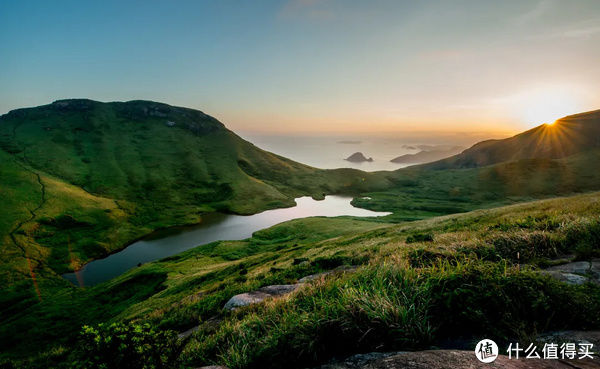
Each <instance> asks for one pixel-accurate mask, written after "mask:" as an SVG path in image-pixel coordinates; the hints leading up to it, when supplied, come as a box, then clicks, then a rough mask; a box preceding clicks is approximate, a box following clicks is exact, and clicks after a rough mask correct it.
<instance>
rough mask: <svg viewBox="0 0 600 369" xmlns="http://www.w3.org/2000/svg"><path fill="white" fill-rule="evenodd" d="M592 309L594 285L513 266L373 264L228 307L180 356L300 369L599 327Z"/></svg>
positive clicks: (599, 296)
mask: <svg viewBox="0 0 600 369" xmlns="http://www.w3.org/2000/svg"><path fill="white" fill-rule="evenodd" d="M598 309H600V287H599V286H596V285H585V286H577V287H575V286H565V285H563V284H562V283H560V282H557V281H555V280H552V279H551V278H549V277H543V276H540V275H539V274H536V273H534V272H531V271H523V270H519V269H518V268H517V267H510V268H508V267H505V266H503V265H502V264H496V263H485V262H480V261H473V260H470V261H464V263H452V264H451V263H448V262H442V263H439V264H437V265H435V266H432V267H429V268H424V269H413V268H410V267H407V266H406V265H403V263H402V262H382V263H377V264H373V265H370V266H367V267H365V268H363V269H361V270H360V271H359V272H358V273H356V274H355V275H352V276H348V277H345V278H339V279H335V280H328V281H319V282H317V283H314V284H313V285H312V286H310V287H308V288H305V289H304V290H302V291H301V292H299V293H297V294H296V295H295V296H293V297H292V298H290V299H289V300H288V301H276V302H271V303H269V304H266V305H264V306H260V307H257V308H254V309H248V310H247V311H245V312H243V313H239V314H236V315H234V316H233V317H231V318H228V319H227V320H226V321H225V322H224V323H222V324H221V326H220V327H219V328H218V329H217V330H216V332H215V331H211V330H210V329H206V330H205V331H201V332H199V333H197V334H196V336H195V337H194V340H193V342H192V343H190V344H189V345H188V347H187V349H186V351H185V353H184V357H183V361H184V362H187V363H188V364H190V365H191V364H196V363H210V362H213V363H220V364H224V365H227V366H228V367H230V368H265V367H267V368H280V367H283V366H286V367H294V368H302V367H306V366H310V365H316V364H318V363H320V362H323V361H324V360H327V359H330V358H332V357H336V356H338V357H340V356H341V357H344V356H347V355H351V354H353V353H357V352H370V351H392V350H411V349H420V348H430V347H431V346H432V345H434V344H435V343H437V342H440V341H441V340H443V339H448V338H452V339H456V338H458V336H463V337H472V336H473V335H482V336H485V337H492V338H493V339H495V340H498V341H499V342H504V341H505V340H506V339H508V338H509V337H510V338H517V339H518V338H524V337H526V336H527V335H531V334H534V333H535V332H540V331H545V330H548V329H565V328H569V329H586V328H593V327H599V326H600V318H599V317H598V315H597V311H598Z"/></svg>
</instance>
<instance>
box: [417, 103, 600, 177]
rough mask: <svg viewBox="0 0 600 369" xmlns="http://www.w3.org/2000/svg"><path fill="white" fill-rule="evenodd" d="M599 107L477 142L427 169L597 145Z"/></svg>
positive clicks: (560, 154)
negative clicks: (516, 133) (506, 135)
mask: <svg viewBox="0 0 600 369" xmlns="http://www.w3.org/2000/svg"><path fill="white" fill-rule="evenodd" d="M599 137H600V110H596V111H590V112H586V113H581V114H576V115H570V116H566V117H564V118H561V119H559V120H557V121H556V122H554V123H553V124H542V125H540V126H538V127H535V128H533V129H530V130H528V131H525V132H522V133H520V134H518V135H515V136H513V137H509V138H506V139H502V140H487V141H482V142H479V143H477V144H475V145H473V147H471V148H469V149H467V150H465V151H463V152H462V153H460V154H458V155H455V156H452V157H450V158H447V159H442V160H439V161H436V162H433V163H428V164H424V165H422V166H421V167H424V168H430V169H450V168H472V167H481V166H486V165H492V164H497V163H502V162H511V161H518V160H523V159H533V158H537V159H560V158H565V157H568V156H571V155H574V154H577V153H579V152H582V151H586V150H590V149H597V148H599V147H600V139H599Z"/></svg>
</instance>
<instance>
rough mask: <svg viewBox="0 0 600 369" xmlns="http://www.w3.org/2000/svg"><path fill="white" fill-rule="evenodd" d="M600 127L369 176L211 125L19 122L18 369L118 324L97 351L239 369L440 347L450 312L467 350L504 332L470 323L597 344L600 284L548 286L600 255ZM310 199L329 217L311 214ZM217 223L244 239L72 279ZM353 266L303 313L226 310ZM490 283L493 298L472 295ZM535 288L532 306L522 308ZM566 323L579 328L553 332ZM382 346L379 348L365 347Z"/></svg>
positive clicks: (187, 119) (573, 122)
mask: <svg viewBox="0 0 600 369" xmlns="http://www.w3.org/2000/svg"><path fill="white" fill-rule="evenodd" d="M598 127H600V112H598V111H595V112H590V113H585V114H579V115H575V116H569V117H565V118H563V119H561V120H559V121H557V122H556V123H554V124H553V125H552V126H548V125H543V126H540V127H538V128H535V129H533V130H531V131H527V132H525V133H523V134H520V135H517V136H515V137H512V138H508V139H505V140H496V141H485V142H483V143H480V144H477V145H475V146H473V147H472V148H470V149H467V150H465V151H464V152H462V153H460V154H458V155H456V156H454V157H451V158H448V159H442V160H440V161H437V162H433V163H428V164H423V165H417V166H412V167H408V168H403V169H400V170H396V171H389V172H388V171H380V172H362V171H359V170H356V169H318V168H314V167H310V166H307V165H303V164H300V163H297V162H294V161H292V160H289V159H286V158H284V157H281V156H278V155H276V154H273V153H270V152H267V151H264V150H261V149H260V148H258V147H256V146H254V145H253V144H251V143H250V142H247V141H245V140H243V139H241V138H240V137H239V136H237V135H236V134H235V133H233V132H232V131H229V130H228V129H227V128H225V126H224V125H223V124H222V123H220V122H219V121H218V120H216V119H215V118H212V117H210V116H208V115H206V114H204V113H202V112H200V111H197V110H192V109H187V108H181V107H173V106H169V105H166V104H161V103H155V102H149V101H130V102H113V103H101V102H96V101H92V100H83V99H74V100H60V101H57V102H54V103H52V104H49V105H44V106H41V107H37V108H27V109H18V110H15V111H12V112H10V113H8V114H6V115H3V116H1V117H0V149H1V150H0V159H1V160H0V163H1V164H0V196H1V198H2V206H3V212H2V213H1V214H0V239H1V240H2V248H3V252H2V254H1V256H0V257H1V259H0V281H1V283H2V286H3V287H2V292H3V293H2V296H1V297H0V309H1V312H2V318H1V321H0V337H1V338H2V341H3V342H5V344H4V351H3V354H2V356H1V359H2V360H7V362H13V363H17V364H15V365H17V366H31V367H38V366H40V365H42V363H48V362H50V363H52V366H56V367H61V366H64V365H68V363H72V362H76V361H77V360H84V359H83V358H84V357H88V359H89V357H93V356H94V355H91V354H90V353H89V352H88V354H86V355H84V356H81V355H82V354H81V350H84V349H85V350H90V349H91V348H90V347H92V346H93V345H92V346H85V345H84V346H82V345H83V344H82V342H80V339H82V336H81V334H80V332H81V330H82V327H83V326H90V327H96V326H97V325H98V324H105V326H104V327H105V328H98V329H99V330H98V331H95V329H96V328H89V329H90V332H91V333H90V334H98V335H103V334H106V335H107V336H106V337H112V336H113V335H114V334H115V332H113V331H111V329H125V330H127V329H130V328H118V327H121V326H120V324H125V326H124V327H132V328H131V329H132V331H131V332H137V330H138V329H142V331H143V330H144V329H145V328H139V327H141V326H145V325H147V326H148V327H150V328H148V329H151V330H152V332H162V333H156V334H166V335H167V336H169V335H170V334H171V333H173V332H175V333H177V332H183V331H185V330H187V329H189V328H191V327H199V329H198V331H197V332H196V333H194V334H193V335H192V336H190V337H188V338H186V339H185V340H179V341H178V340H176V339H174V340H173V341H171V340H170V339H167V338H165V337H166V336H165V337H163V338H162V339H161V340H163V341H164V342H170V343H169V344H172V345H173V347H177V355H175V357H173V358H170V359H168V362H169V365H181V366H182V367H191V366H199V365H207V364H211V363H214V364H223V365H227V366H229V367H230V368H247V367H248V368H249V367H259V366H260V367H263V366H264V367H279V365H281V364H282V363H283V361H285V360H286V358H289V357H295V358H297V359H298V361H297V363H296V364H294V365H296V366H295V367H302V366H303V365H304V366H309V365H316V364H319V363H323V362H325V361H327V360H330V359H332V358H333V357H339V356H344V355H350V354H352V353H356V352H366V351H367V350H374V349H375V348H385V349H387V350H390V351H393V350H401V349H402V350H404V349H424V348H429V347H435V346H438V345H439V344H440V342H442V341H444V340H448V339H452V338H453V336H452V332H453V331H454V330H455V329H456V326H449V325H447V323H445V322H444V319H442V316H444V314H449V315H450V316H452V317H453V319H452V322H453V323H452V324H460V325H461V332H462V334H463V335H464V336H465V337H466V338H465V339H467V338H468V337H470V336H474V335H476V334H478V333H479V332H481V331H482V329H483V327H484V326H485V327H487V328H490V324H487V323H486V320H481V321H473V320H469V319H467V318H465V316H464V314H463V313H462V310H461V309H463V308H465V306H468V307H469V309H472V311H471V313H470V314H472V315H473V316H483V315H485V316H488V315H489V316H491V317H490V318H486V319H490V320H489V321H495V322H498V321H502V320H505V318H506V319H508V318H507V317H508V316H510V317H511V319H513V322H512V323H511V324H506V325H504V324H492V325H491V326H492V327H493V332H492V334H493V335H494V337H495V338H496V339H497V340H499V341H501V340H508V339H509V338H511V339H512V338H517V339H519V338H523V337H525V336H527V335H528V334H531V333H532V332H538V331H545V330H551V329H597V328H598V327H599V324H600V323H599V322H598V321H597V319H596V320H595V318H594V316H595V315H594V311H597V309H598V308H600V307H599V306H598V303H599V302H598V301H600V292H599V290H598V285H597V284H594V283H585V284H582V285H567V284H564V283H562V282H558V281H556V280H554V279H553V278H551V277H550V276H547V275H544V274H543V273H540V270H542V269H544V268H547V267H549V266H552V265H556V264H561V263H563V264H564V263H568V262H570V261H573V260H592V259H593V258H598V257H600V251H599V250H598V244H599V243H600V238H599V237H600V233H599V231H598V229H599V228H598V214H599V212H600V209H599V208H598V203H599V200H598V196H599V195H598V193H597V192H594V191H598V190H600V172H599V171H597V170H596V169H597V162H598V158H599V157H600V145H599V143H598V140H597V137H598V134H599V132H600V131H598ZM519 148H521V149H519ZM50 153H51V154H50ZM332 195H333V197H331V196H332ZM303 196H310V197H312V199H309V198H306V201H310V202H311V203H314V204H315V206H317V204H322V205H321V206H322V207H327V208H328V212H324V213H313V212H311V211H309V212H306V213H304V212H303V210H302V209H303V208H302V207H301V206H300V207H296V208H295V207H291V206H293V205H294V204H295V200H294V199H296V198H302V197H303ZM336 196H339V198H345V200H344V201H345V202H344V204H345V205H344V206H345V208H344V210H340V212H336V211H331V210H332V209H333V210H335V206H333V205H331V206H329V205H328V204H330V203H329V202H328V201H330V200H331V199H336V198H338V197H336ZM565 196H566V197H565ZM350 198H352V201H351V204H352V205H353V206H354V207H350V206H349V204H348V201H349V200H350ZM276 208H285V209H278V210H272V209H276ZM373 211H375V212H385V213H383V214H373V213H371V212H373ZM261 212H264V213H261ZM276 212H289V213H290V214H292V215H289V216H288V217H287V218H285V219H283V218H269V219H270V220H269V221H268V222H266V223H260V224H259V223H257V224H256V226H255V227H253V228H252V227H251V229H249V230H247V231H241V229H242V224H243V223H244V221H243V219H242V218H241V217H242V216H247V215H250V214H256V213H260V214H265V216H266V217H267V218H268V215H269V214H275V213H276ZM294 212H296V214H295V213H294ZM217 214H223V216H225V217H231V219H240V222H242V223H239V224H238V225H237V226H235V225H234V227H236V230H235V231H233V232H230V231H224V232H223V233H222V234H221V235H219V236H218V237H217V238H207V239H206V240H205V241H200V240H198V241H193V242H192V243H190V244H189V245H187V246H185V248H178V247H180V245H179V243H178V244H177V245H173V246H170V245H165V246H164V248H165V249H170V248H171V247H172V250H168V251H167V252H166V253H161V254H157V255H156V256H155V257H152V258H145V257H146V256H143V257H142V256H140V258H138V259H135V258H134V259H135V260H134V259H131V260H129V261H127V262H126V263H125V264H126V265H125V264H124V266H123V268H121V269H118V270H115V271H113V272H111V273H112V274H111V275H110V279H108V278H102V279H98V280H96V282H94V283H91V284H93V285H88V284H87V283H85V282H83V283H82V284H83V285H86V286H87V287H85V288H77V287H75V286H73V284H71V283H70V282H69V281H67V280H65V279H64V278H62V277H61V275H63V274H65V273H73V272H74V271H77V270H79V269H80V268H82V267H83V266H84V265H86V264H88V263H90V262H92V263H91V264H89V265H90V267H91V266H92V265H99V264H94V263H100V262H102V260H109V259H110V258H117V257H119V256H118V255H124V254H122V253H123V252H125V251H127V250H128V249H125V251H121V252H120V253H119V250H122V249H123V248H124V247H126V246H127V245H129V244H131V243H132V242H135V241H136V240H140V239H143V237H145V236H147V235H149V234H152V233H153V232H156V231H160V232H169V230H172V229H173V228H172V227H181V226H188V227H189V226H194V225H196V224H202V223H203V222H204V221H207V222H208V223H210V219H212V218H211V217H215V216H218V215H217ZM260 214H258V215H260ZM258 215H254V217H256V216H258ZM313 215H327V216H337V217H334V218H326V217H319V216H317V217H315V216H313ZM338 215H345V216H338ZM370 215H383V216H379V217H368V216H370ZM306 216H308V217H306ZM235 217H239V218H235ZM293 218H300V219H293ZM247 219H250V218H247ZM257 219H258V218H257ZM288 219H293V220H289V221H286V222H284V223H280V221H282V220H288ZM276 223H280V224H276ZM244 226H246V225H245V224H244ZM227 232H230V233H227ZM236 232H241V233H239V235H237V234H238V233H236ZM228 234H231V235H232V236H230V237H227V235H228ZM234 235H236V236H234ZM206 242H208V243H206ZM140 245H141V246H139V249H138V253H139V255H144V245H143V242H142V243H140ZM195 246H197V247H195ZM188 248H189V249H188ZM131 250H133V248H132V249H131ZM107 255H111V256H109V257H108V258H107V259H102V258H104V257H106V256H107ZM94 260H97V261H94ZM110 260H112V259H110ZM343 266H346V267H353V268H354V267H358V269H357V271H356V273H349V274H344V275H343V276H330V277H324V278H321V279H318V280H316V281H314V282H312V283H310V284H309V285H308V286H307V287H306V288H303V289H301V290H299V291H297V292H295V293H293V294H292V296H291V297H289V298H284V299H281V300H272V301H268V302H266V303H265V304H262V305H257V306H251V307H248V308H243V309H240V311H236V312H228V311H226V310H224V309H223V306H224V304H225V303H226V302H227V301H228V300H229V299H230V298H231V297H232V296H233V295H236V294H239V293H243V292H248V291H253V290H256V289H257V288H260V287H264V286H269V285H276V284H287V283H296V281H297V280H298V279H300V278H302V277H305V276H307V275H310V274H314V273H321V272H327V271H330V270H332V269H335V268H336V267H343ZM83 275H85V272H84V274H83ZM70 279H71V281H76V278H75V276H73V275H71V277H70ZM386 281H394V282H393V283H392V284H388V282H386ZM473 285H476V286H480V288H482V290H480V291H479V292H480V294H479V292H478V294H477V296H479V297H474V296H473V295H472V294H471V292H465V294H464V295H463V294H462V292H461V291H468V290H469V288H471V287H467V286H473ZM532 286H535V287H532ZM487 288H491V289H492V290H494V291H495V292H494V293H496V294H498V295H499V296H504V297H503V298H505V299H506V300H502V299H500V300H496V299H492V301H491V302H489V301H488V302H485V303H484V302H483V300H478V299H484V298H485V297H486V296H487V297H490V296H492V295H490V294H489V293H488V292H486V289H487ZM399 289H400V290H399ZM404 290H408V291H412V292H411V295H410V297H408V296H407V295H405V294H404V293H403V292H402V293H401V291H404ZM452 291H454V292H452ZM515 291H519V293H522V295H519V296H521V297H519V298H520V299H521V300H519V301H520V302H519V304H518V305H514V304H513V305H511V304H510V303H509V302H510V301H517V296H516V295H514V293H516V292H515ZM536 291H538V292H539V291H543V293H542V294H541V295H540V294H539V293H538V292H536ZM573 296H576V297H577V298H572V297H573ZM444 299H447V300H444ZM567 300H569V301H570V302H569V304H568V305H565V306H563V305H564V303H565V301H567ZM507 301H508V302H507ZM403 309H407V310H403ZM540 309H541V310H540ZM594 309H596V310H594ZM442 311H444V312H445V313H444V314H442ZM549 311H553V314H555V315H557V316H559V317H560V318H561V319H558V320H544V319H545V318H543V317H541V315H543V314H542V313H548V312H549ZM530 312H533V313H535V314H533V315H532V313H530ZM568 313H572V314H571V316H570V317H567V315H568ZM596 317H597V316H596ZM488 323H489V322H488ZM106 327H113V328H106ZM115 327H117V328H115ZM135 327H138V328H135ZM102 329H107V331H103V330H102ZM94 332H95V333H94ZM132 334H133V333H132ZM152 334H154V333H152ZM329 334H335V335H337V337H338V338H339V340H338V341H337V342H338V343H337V344H333V343H331V344H332V345H333V346H331V345H330V340H329V338H328V337H329V336H328V335H329ZM365 335H369V340H368V341H369V342H372V344H368V345H367V344H363V343H361V342H362V339H361V337H363V336H365ZM84 336H85V335H84ZM175 336H176V334H175ZM151 337H152V336H151ZM313 340H316V341H314V342H319V344H318V345H317V344H314V345H313V344H310V342H313ZM84 342H85V340H84ZM151 345H153V344H151ZM161 347H162V346H161ZM301 347H308V349H300V348H301ZM104 349H107V348H104ZM78 355H79V356H78ZM165 355H166V354H165ZM161 360H163V359H161ZM164 360H167V359H164ZM84 362H85V360H84ZM7 365H8V364H7ZM86 365H90V366H93V365H95V364H93V363H89V362H88V363H87V364H86ZM84 366H85V365H84Z"/></svg>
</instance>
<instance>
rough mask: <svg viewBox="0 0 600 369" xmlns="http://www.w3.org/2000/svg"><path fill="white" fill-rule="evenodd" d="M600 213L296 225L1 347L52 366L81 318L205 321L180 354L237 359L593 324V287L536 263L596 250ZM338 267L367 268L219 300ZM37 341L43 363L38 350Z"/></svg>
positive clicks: (65, 303) (14, 331)
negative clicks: (291, 291)
mask: <svg viewBox="0 0 600 369" xmlns="http://www.w3.org/2000/svg"><path fill="white" fill-rule="evenodd" d="M599 214H600V194H599V193H593V194H588V195H580V196H574V197H568V198H558V199H552V200H544V201H537V202H531V203H526V204H519V205H513V206H508V207H503V208H498V209H490V210H479V211H475V212H471V213H467V214H462V215H451V216H445V217H440V218H433V219H428V220H423V221H417V222H410V223H402V224H400V225H390V224H382V223H379V222H372V221H363V220H357V219H352V218H347V217H346V218H335V219H328V218H307V219H299V220H295V221H290V222H286V223H283V224H280V225H277V226H275V227H272V228H269V229H266V230H263V231H259V232H256V233H255V234H254V236H253V237H252V238H251V239H248V240H244V241H235V242H217V243H213V244H209V245H205V246H201V247H198V248H196V249H192V250H189V251H187V252H185V253H182V254H180V255H176V256H173V257H170V258H166V259H163V260H161V261H157V262H153V263H149V264H147V265H143V266H142V267H139V268H137V269H135V270H132V271H130V272H128V273H126V274H125V275H123V276H121V277H119V278H116V279H115V280H112V281H110V282H107V283H105V284H102V285H99V286H96V287H93V288H89V289H84V290H77V289H69V290H67V291H69V292H62V293H59V294H57V295H56V296H54V297H53V299H51V300H47V301H44V302H43V303H38V304H33V305H31V306H30V307H29V308H28V309H26V310H23V311H21V312H19V313H18V314H17V315H16V317H14V318H13V319H11V320H10V321H5V322H4V323H3V325H2V329H1V330H0V334H1V335H2V337H3V339H6V341H7V342H9V341H8V339H7V338H8V337H11V341H10V342H12V343H13V345H11V344H10V342H9V344H8V345H7V346H6V354H5V357H9V356H6V355H7V354H8V355H10V356H11V357H19V356H20V357H22V356H29V357H30V358H31V360H33V362H34V363H35V362H39V360H43V362H48V360H51V361H52V360H54V362H55V366H59V365H61V364H60V363H65V362H68V361H69V360H71V359H69V352H70V348H71V347H75V346H77V332H78V331H79V329H80V327H81V326H82V325H84V324H96V323H100V322H107V321H108V322H119V321H125V322H140V323H141V322H147V323H149V324H151V326H152V327H154V328H155V329H161V330H170V329H172V330H176V331H182V330H185V329H187V328H189V327H192V326H194V325H198V324H200V326H201V330H200V332H199V333H197V335H196V336H194V337H193V338H192V340H191V341H189V343H188V344H187V347H185V349H184V354H183V355H182V356H181V357H180V359H179V360H180V363H182V364H186V365H200V364H206V363H212V362H215V363H222V364H227V365H230V366H232V367H238V368H242V367H257V366H269V365H270V364H268V361H269V360H273V361H272V362H273V363H281V362H279V361H277V360H280V359H281V360H283V358H285V357H288V358H289V357H293V358H296V359H297V362H298V363H304V364H307V365H308V363H315V362H319V361H322V360H325V359H327V358H328V357H330V356H331V355H344V354H346V353H350V352H356V351H367V350H370V349H375V348H380V349H383V348H385V349H413V348H421V347H430V346H432V345H436V344H438V343H439V342H440V341H443V340H446V339H451V338H454V337H456V335H457V334H459V335H464V336H467V337H468V336H472V335H477V334H485V335H486V336H489V337H494V338H496V339H498V340H499V341H501V340H502V339H507V338H509V337H524V336H530V335H534V334H535V333H536V332H538V331H543V330H547V329H562V328H570V329H574V328H582V329H584V328H598V321H597V319H598V316H597V314H596V313H595V312H597V311H598V309H599V308H600V306H599V305H598V303H599V301H600V296H599V295H598V287H597V286H593V285H585V286H578V287H573V286H567V285H565V284H562V283H560V282H556V281H554V280H551V279H549V278H548V277H545V276H542V275H540V274H538V273H537V272H535V270H536V269H538V268H540V267H544V266H546V265H550V264H553V263H557V262H561V261H560V260H563V261H562V262H564V261H567V260H571V259H573V258H580V259H589V258H591V257H597V256H600V254H599V250H598V245H599V244H600V219H599ZM344 264H346V265H362V266H363V267H362V268H361V269H359V271H358V272H357V273H356V274H354V275H347V276H344V277H332V278H331V279H325V280H323V281H318V282H316V284H315V285H312V286H310V287H308V288H306V289H304V290H302V291H300V292H299V293H298V294H296V295H294V296H292V297H290V298H289V299H283V300H281V301H274V302H270V303H267V304H265V305H263V306H257V307H251V308H248V309H242V310H241V311H239V312H236V313H234V314H231V313H227V312H225V311H223V310H222V306H223V304H224V303H225V302H226V301H227V300H228V299H229V298H230V297H231V296H233V295H234V294H237V293H241V292H246V291H251V290H254V289H256V288H258V287H261V286H265V285H270V284H277V283H293V282H295V281H296V280H297V279H299V278H301V277H303V276H305V275H308V274H311V273H315V272H319V271H324V270H330V269H333V268H335V267H336V266H339V265H344ZM594 309H595V310H594ZM221 319H224V320H223V322H222V323H220V324H218V323H215V322H218V321H219V320H221ZM32 327H33V328H32ZM334 338H335V339H334ZM52 341H54V342H55V344H49V342H52ZM253 342H254V343H253ZM311 342H314V343H311ZM336 342H339V344H338V343H336ZM37 348H39V349H42V353H41V354H40V355H42V356H41V359H40V357H38V358H37V359H36V358H35V355H32V352H35V351H36V349H37ZM171 364H172V365H175V363H171ZM304 364H303V365H304ZM298 365H300V364H298ZM273 366H276V364H273Z"/></svg>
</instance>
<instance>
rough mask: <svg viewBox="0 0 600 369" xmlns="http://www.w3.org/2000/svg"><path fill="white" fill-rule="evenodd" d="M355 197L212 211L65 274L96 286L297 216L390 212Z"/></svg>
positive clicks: (357, 214) (374, 215)
mask: <svg viewBox="0 0 600 369" xmlns="http://www.w3.org/2000/svg"><path fill="white" fill-rule="evenodd" d="M351 200H352V198H351V197H344V196H326V197H325V200H321V201H316V200H313V199H312V198H310V197H300V198H297V199H296V204H297V205H296V206H294V207H291V208H284V209H274V210H267V211H264V212H262V213H258V214H254V215H248V216H243V215H226V214H209V215H207V216H205V217H204V218H203V221H202V223H201V224H198V225H194V226H187V227H174V228H170V229H166V230H162V231H158V232H155V233H153V234H152V235H150V236H148V237H146V238H144V239H142V240H140V241H137V242H134V243H132V244H131V245H129V246H128V247H126V248H125V249H123V250H121V251H119V252H117V253H114V254H111V255H109V256H107V257H106V258H104V259H98V260H94V261H92V262H90V263H88V264H86V265H85V266H84V267H83V268H82V269H81V270H79V271H78V272H75V273H67V274H64V275H63V277H64V278H66V279H67V280H69V281H71V282H72V283H73V284H75V285H77V286H92V285H95V284H98V283H101V282H104V281H107V280H109V279H111V278H114V277H116V276H119V275H121V274H122V273H124V272H126V271H127V270H129V269H131V268H133V267H135V266H137V265H138V264H140V263H147V262H150V261H154V260H158V259H162V258H165V257H167V256H171V255H175V254H178V253H180V252H182V251H185V250H188V249H191V248H193V247H196V246H199V245H203V244H206V243H209V242H213V241H219V240H242V239H245V238H248V237H251V236H252V233H254V232H256V231H258V230H261V229H264V228H268V227H271V226H274V225H275V224H278V223H281V222H285V221H288V220H291V219H296V218H305V217H311V216H328V217H333V216H340V215H352V216H358V217H376V216H383V215H388V214H389V213H384V212H374V211H370V210H366V209H361V208H356V207H354V206H352V205H351V204H350V201H351Z"/></svg>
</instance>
